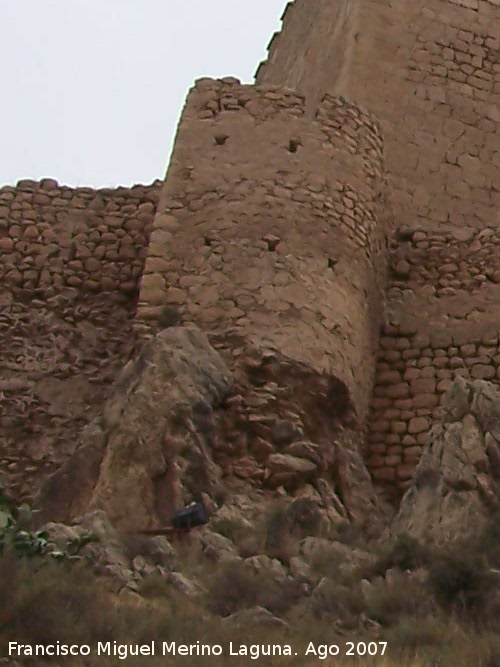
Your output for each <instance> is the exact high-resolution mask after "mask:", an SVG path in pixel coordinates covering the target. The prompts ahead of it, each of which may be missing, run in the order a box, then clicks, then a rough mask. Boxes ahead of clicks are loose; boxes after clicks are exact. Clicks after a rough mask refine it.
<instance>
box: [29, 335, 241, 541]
mask: <svg viewBox="0 0 500 667" xmlns="http://www.w3.org/2000/svg"><path fill="white" fill-rule="evenodd" d="M230 382H231V374H230V372H229V369H228V368H227V366H226V364H225V362H224V361H223V359H222V357H221V356H220V355H219V353H218V352H216V351H215V350H214V349H213V348H212V347H211V346H210V344H209V342H208V339H207V337H206V336H205V334H203V333H202V332H200V331H199V330H198V329H195V328H183V327H171V328H168V329H165V330H163V331H161V332H160V333H158V335H157V336H156V337H155V338H154V339H153V340H151V341H150V342H148V343H147V344H146V345H145V346H144V347H143V349H142V351H141V353H140V354H139V356H138V357H137V358H135V359H133V360H132V361H130V362H129V363H128V364H127V365H126V366H125V368H124V369H123V371H122V373H121V374H120V376H119V377H118V379H117V381H116V382H115V384H114V388H113V391H112V394H111V396H110V398H109V400H108V401H107V402H106V404H105V405H104V408H103V415H102V418H101V419H99V420H98V421H97V422H95V423H93V424H91V425H90V426H89V427H88V428H87V429H85V431H84V433H83V434H82V437H81V440H80V442H79V444H78V446H77V447H76V450H75V452H74V454H73V455H72V457H71V458H70V459H69V460H68V461H67V462H66V464H65V465H64V466H63V467H62V468H61V469H60V470H58V471H57V472H56V473H55V474H54V475H53V476H52V477H51V478H49V480H48V481H47V483H46V484H45V486H44V487H43V488H42V491H41V494H40V496H39V498H38V505H39V506H40V507H41V508H42V509H43V514H44V515H45V516H46V517H47V518H51V519H52V520H58V521H67V520H68V519H71V518H73V517H74V516H75V515H78V514H81V513H84V512H88V511H90V510H93V509H96V508H100V509H103V510H105V511H106V514H107V516H108V517H109V518H110V520H111V521H112V522H113V524H114V525H115V526H116V527H117V528H119V529H121V530H130V531H132V530H141V529H148V528H156V527H158V526H159V525H165V524H166V523H167V522H169V520H170V518H171V516H172V514H173V513H174V511H175V509H176V508H178V507H180V506H182V505H183V504H184V503H186V502H188V501H189V500H192V499H201V497H202V496H203V494H208V495H210V494H211V493H213V492H214V489H215V488H216V486H217V480H218V474H219V473H218V469H217V466H216V465H215V464H214V462H213V459H212V444H213V442H212V441H213V438H214V428H213V408H214V407H215V406H216V405H218V404H219V403H220V402H221V401H222V399H223V398H224V397H225V395H226V393H227V391H228V388H229V386H230Z"/></svg>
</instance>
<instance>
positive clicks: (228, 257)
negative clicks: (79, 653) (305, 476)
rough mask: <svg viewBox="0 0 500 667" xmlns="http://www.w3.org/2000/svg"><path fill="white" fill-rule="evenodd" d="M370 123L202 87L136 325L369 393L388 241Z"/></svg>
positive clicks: (243, 91)
mask: <svg viewBox="0 0 500 667" xmlns="http://www.w3.org/2000/svg"><path fill="white" fill-rule="evenodd" d="M384 188H385V181H384V179H383V159H382V140H381V135H380V130H379V127H378V125H377V123H376V122H375V121H374V119H373V117H372V116H371V115H369V114H368V113H367V112H365V111H363V110H362V109H360V108H359V107H357V106H355V105H352V104H349V103H347V102H345V101H344V100H341V99H339V98H335V97H331V96H326V97H325V99H324V100H323V102H322V103H321V105H320V107H319V109H318V110H317V113H316V117H315V119H314V120H313V121H310V120H308V119H306V117H305V104H304V98H303V97H301V96H300V95H298V94H296V93H293V92H292V91H290V90H289V89H281V88H279V87H278V88H277V87H266V86H260V87H254V86H243V85H240V84H239V82H237V81H236V80H233V79H226V80H222V81H215V80H210V79H208V80H207V79H205V80H201V81H199V82H198V83H197V85H196V86H195V88H194V89H193V90H192V92H191V93H190V95H189V97H188V101H187V104H186V107H185V110H184V114H183V117H182V120H181V123H180V126H179V130H178V135H177V140H176V144H175V148H174V151H173V155H172V161H171V164H170V168H169V172H168V174H167V179H166V182H165V186H164V189H163V191H162V195H161V198H160V204H159V208H158V213H157V216H156V218H155V221H154V225H153V232H152V235H151V244H150V247H149V251H148V257H147V260H146V265H145V272H144V276H143V278H142V286H141V291H140V299H139V306H138V317H139V318H142V319H143V320H145V321H149V322H150V323H152V324H154V321H155V320H156V319H157V318H158V316H159V315H160V314H161V312H162V310H163V309H164V307H165V306H166V305H170V306H173V307H176V308H177V309H178V310H179V312H180V314H181V316H182V320H183V322H184V323H186V322H194V323H196V324H197V325H199V326H201V327H202V328H203V329H204V330H208V331H216V332H217V331H219V332H225V331H230V332H233V333H237V334H240V335H241V337H242V338H244V339H245V341H246V342H247V343H248V344H249V345H250V346H252V347H254V348H257V349H259V350H265V349H275V350H277V351H279V352H280V354H282V355H284V356H286V357H289V358H291V359H293V360H295V361H298V362H301V363H305V364H307V365H308V367H310V368H311V369H313V370H315V371H317V372H320V373H325V374H328V375H332V376H335V377H336V378H338V379H340V380H341V381H342V382H343V383H344V384H345V385H346V386H347V387H348V389H349V393H350V396H351V398H352V400H353V402H354V404H355V405H356V407H357V408H358V415H359V417H360V418H361V419H362V420H363V419H364V417H365V415H366V412H367V406H368V397H369V392H370V388H371V385H372V382H373V372H374V361H375V354H374V352H375V349H376V345H377V340H378V332H379V317H380V311H381V299H382V292H383V287H384V278H385V272H384V267H385V261H384V255H385V249H386V234H387V229H386V228H385V226H384V217H383V215H382V211H385V207H386V202H385V189H384Z"/></svg>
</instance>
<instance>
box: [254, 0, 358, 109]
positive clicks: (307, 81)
mask: <svg viewBox="0 0 500 667" xmlns="http://www.w3.org/2000/svg"><path fill="white" fill-rule="evenodd" d="M358 5H359V0H336V1H335V2H299V1H298V0H297V1H296V2H289V3H288V5H287V6H286V9H285V11H284V13H283V16H282V17H281V20H282V23H283V27H282V30H281V31H280V32H277V33H275V34H274V36H273V38H272V40H271V42H270V44H269V47H268V58H267V60H265V61H264V62H262V63H261V64H260V66H259V68H258V70H257V73H256V80H257V82H258V83H259V84H281V85H283V86H289V87H290V88H293V89H295V90H300V91H301V92H303V93H304V95H305V97H306V103H307V107H308V110H309V111H310V113H311V114H314V113H315V111H316V108H317V107H318V105H319V103H320V101H321V99H322V97H323V95H324V93H325V92H331V91H333V90H335V88H337V87H338V86H339V85H340V82H341V81H343V80H344V79H345V77H346V76H347V75H348V71H349V65H350V60H351V50H352V47H353V43H354V36H355V26H356V17H357V12H358Z"/></svg>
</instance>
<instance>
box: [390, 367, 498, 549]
mask: <svg viewBox="0 0 500 667" xmlns="http://www.w3.org/2000/svg"><path fill="white" fill-rule="evenodd" d="M499 508H500V389H499V388H498V387H497V386H495V385H493V384H491V383H489V382H485V381H483V380H475V381H473V382H470V381H467V380H464V379H463V378H461V377H458V378H457V379H456V380H455V382H454V384H453V385H452V387H451V388H450V390H449V391H448V393H447V395H446V398H445V402H444V406H443V420H442V423H441V424H438V425H436V426H434V427H433V428H432V429H431V431H430V433H429V436H428V441H427V445H426V447H425V449H424V452H423V455H422V458H421V460H420V463H419V465H418V467H417V470H416V474H415V479H414V481H413V484H412V486H411V487H410V489H409V490H408V492H407V493H406V495H405V496H404V498H403V500H402V503H401V506H400V509H399V513H398V516H397V517H396V520H395V521H394V524H393V532H394V533H397V532H407V533H409V534H410V535H412V536H413V537H415V538H417V539H419V540H422V541H424V542H428V543H433V544H445V543H450V542H453V541H454V540H459V539H461V538H473V537H474V536H475V535H478V534H479V533H480V531H481V530H482V528H483V527H484V525H485V523H486V521H487V518H488V516H489V515H490V514H491V513H492V512H493V511H495V510H497V509H499Z"/></svg>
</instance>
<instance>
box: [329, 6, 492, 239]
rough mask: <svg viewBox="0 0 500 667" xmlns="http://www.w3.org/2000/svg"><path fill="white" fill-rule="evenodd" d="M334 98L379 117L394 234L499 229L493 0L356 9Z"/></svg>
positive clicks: (361, 7) (362, 7)
mask: <svg viewBox="0 0 500 667" xmlns="http://www.w3.org/2000/svg"><path fill="white" fill-rule="evenodd" d="M357 33H358V36H357V39H356V47H355V48H354V50H353V53H352V63H351V68H350V76H349V79H348V80H344V81H343V82H341V85H340V86H339V87H338V90H339V92H341V93H342V94H345V95H346V96H348V97H350V98H352V99H354V100H356V101H357V102H359V103H361V104H365V105H366V106H367V108H368V109H370V111H372V112H373V113H375V114H376V115H377V117H379V118H380V120H381V122H382V125H383V127H384V136H385V137H386V156H387V170H388V173H389V174H390V175H391V183H392V188H393V191H394V199H395V216H396V220H397V222H398V223H399V224H401V225H409V226H414V227H418V228H425V229H428V230H431V229H435V230H437V229H440V230H444V229H449V228H452V227H454V226H460V227H473V228H476V229H481V228H483V227H487V226H489V225H493V224H496V223H498V222H499V221H500V218H499V217H498V215H499V213H498V211H499V204H500V186H499V179H498V164H499V163H500V132H499V129H500V128H499V123H500V110H499V103H500V62H499V53H500V7H499V5H498V1H497V0H425V2H424V0H419V1H418V0H402V1H401V2H398V3H393V2H390V1H389V0H382V2H381V1H380V0H363V1H362V2H361V4H360V12H359V18H358V27H357Z"/></svg>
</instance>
